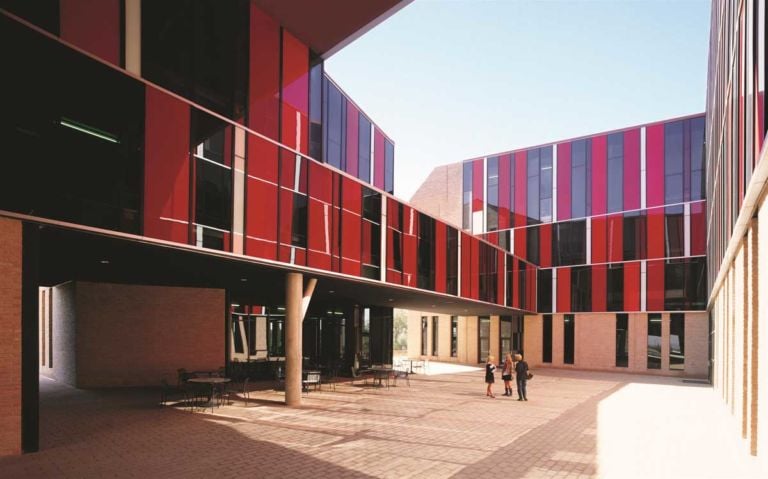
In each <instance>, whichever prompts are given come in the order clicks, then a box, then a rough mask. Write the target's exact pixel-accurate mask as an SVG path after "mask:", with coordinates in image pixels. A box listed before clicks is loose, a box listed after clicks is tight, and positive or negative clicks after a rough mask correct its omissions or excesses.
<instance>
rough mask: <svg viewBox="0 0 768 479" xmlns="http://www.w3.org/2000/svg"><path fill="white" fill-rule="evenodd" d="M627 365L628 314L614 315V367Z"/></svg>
mask: <svg viewBox="0 0 768 479" xmlns="http://www.w3.org/2000/svg"><path fill="white" fill-rule="evenodd" d="M627 366H629V315H628V314H627V313H619V314H617V315H616V367H617V368H626V367H627Z"/></svg>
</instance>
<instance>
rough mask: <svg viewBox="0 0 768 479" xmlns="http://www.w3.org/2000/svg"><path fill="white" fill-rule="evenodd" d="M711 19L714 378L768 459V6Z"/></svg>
mask: <svg viewBox="0 0 768 479" xmlns="http://www.w3.org/2000/svg"><path fill="white" fill-rule="evenodd" d="M711 21H712V23H711V28H710V46H709V71H708V77H707V99H706V101H707V104H706V105H707V132H706V134H707V138H708V139H710V140H708V147H707V200H708V203H709V208H708V210H707V214H708V225H709V228H708V230H707V233H708V234H707V268H708V288H707V291H708V294H709V296H708V303H707V308H708V311H709V321H710V326H709V328H710V340H709V347H710V350H711V352H710V354H711V356H712V375H711V380H712V384H713V386H714V388H715V391H716V392H717V393H718V394H719V395H720V396H721V397H722V399H723V401H724V402H725V405H726V406H727V408H728V410H729V411H730V412H731V414H732V415H733V418H734V422H735V423H736V427H735V428H734V429H736V430H737V431H739V433H740V435H741V437H742V439H743V441H744V444H745V445H746V446H747V448H748V450H749V451H750V453H751V454H752V455H757V456H759V457H761V458H762V459H763V460H765V459H766V458H768V439H766V438H768V401H767V400H766V395H767V394H768V390H766V387H765V385H766V384H768V346H766V344H768V327H766V321H765V318H766V313H765V303H762V302H761V298H765V297H768V279H765V278H764V277H763V276H762V275H761V273H764V272H766V271H768V252H766V249H765V238H767V237H768V208H767V207H766V202H765V181H766V177H767V176H768V164H766V154H767V153H766V148H765V134H766V118H765V114H766V111H765V75H766V58H765V46H766V36H765V33H766V32H765V21H766V20H765V2H762V1H753V0H739V1H733V2H723V1H717V2H712V20H711ZM761 246H762V248H761Z"/></svg>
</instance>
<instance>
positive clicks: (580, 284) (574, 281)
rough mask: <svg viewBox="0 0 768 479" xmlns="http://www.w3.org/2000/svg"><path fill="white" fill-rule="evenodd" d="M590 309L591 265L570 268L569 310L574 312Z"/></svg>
mask: <svg viewBox="0 0 768 479" xmlns="http://www.w3.org/2000/svg"><path fill="white" fill-rule="evenodd" d="M591 309H592V267H591V266H580V267H577V268H571V310H572V311H576V312H581V311H589V310H591Z"/></svg>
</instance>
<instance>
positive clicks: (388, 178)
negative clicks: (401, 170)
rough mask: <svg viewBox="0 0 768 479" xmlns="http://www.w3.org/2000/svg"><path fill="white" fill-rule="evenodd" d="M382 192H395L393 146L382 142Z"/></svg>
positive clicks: (386, 141) (387, 142) (385, 141)
mask: <svg viewBox="0 0 768 479" xmlns="http://www.w3.org/2000/svg"><path fill="white" fill-rule="evenodd" d="M384 191H386V192H387V193H394V192H395V145H393V144H392V143H391V142H389V141H388V140H384Z"/></svg>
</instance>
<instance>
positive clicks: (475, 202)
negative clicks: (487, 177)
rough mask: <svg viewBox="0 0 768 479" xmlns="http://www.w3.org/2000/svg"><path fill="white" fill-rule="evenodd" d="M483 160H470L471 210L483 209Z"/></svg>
mask: <svg viewBox="0 0 768 479" xmlns="http://www.w3.org/2000/svg"><path fill="white" fill-rule="evenodd" d="M484 161H485V160H483V159H482V158H481V159H479V160H475V161H473V162H472V211H473V212H475V211H483V201H484V198H485V195H484V194H483V162H484Z"/></svg>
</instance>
